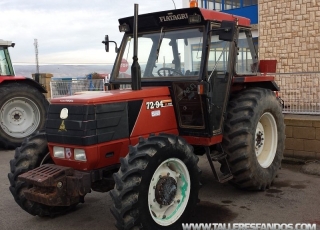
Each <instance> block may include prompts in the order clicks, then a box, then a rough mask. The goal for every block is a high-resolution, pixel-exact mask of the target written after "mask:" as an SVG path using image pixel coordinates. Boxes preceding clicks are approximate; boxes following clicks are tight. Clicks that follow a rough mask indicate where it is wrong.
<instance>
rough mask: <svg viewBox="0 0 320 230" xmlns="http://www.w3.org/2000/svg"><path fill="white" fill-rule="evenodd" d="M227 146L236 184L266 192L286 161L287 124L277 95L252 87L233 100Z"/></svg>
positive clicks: (225, 136)
mask: <svg viewBox="0 0 320 230" xmlns="http://www.w3.org/2000/svg"><path fill="white" fill-rule="evenodd" d="M227 112H228V113H227V119H226V121H225V126H224V139H223V147H224V150H225V152H226V153H227V154H228V158H227V159H228V162H229V165H230V169H231V172H232V174H233V176H234V178H233V179H232V181H231V182H232V183H233V184H234V185H235V186H237V187H240V188H244V189H249V190H265V189H266V188H269V186H270V184H271V183H272V181H273V180H274V178H275V177H276V174H277V172H278V170H279V168H280V166H281V160H282V158H283V151H284V141H285V133H284V129H285V125H284V119H283V114H282V109H281V105H280V103H279V101H278V99H277V98H276V96H275V94H274V92H272V91H271V90H268V89H263V88H250V89H246V90H243V91H241V92H239V93H238V94H236V95H234V97H233V98H232V99H231V100H230V102H229V105H228V111H227Z"/></svg>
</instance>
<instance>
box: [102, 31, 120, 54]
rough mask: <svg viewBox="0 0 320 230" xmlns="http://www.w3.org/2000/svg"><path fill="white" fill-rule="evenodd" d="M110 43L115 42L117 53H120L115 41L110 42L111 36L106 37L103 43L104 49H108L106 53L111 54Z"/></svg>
mask: <svg viewBox="0 0 320 230" xmlns="http://www.w3.org/2000/svg"><path fill="white" fill-rule="evenodd" d="M110 42H113V43H114V44H115V46H116V48H115V52H116V53H118V52H119V49H118V46H117V43H116V42H115V41H109V36H108V35H106V36H104V41H102V43H103V44H104V47H105V49H106V52H109V43H110Z"/></svg>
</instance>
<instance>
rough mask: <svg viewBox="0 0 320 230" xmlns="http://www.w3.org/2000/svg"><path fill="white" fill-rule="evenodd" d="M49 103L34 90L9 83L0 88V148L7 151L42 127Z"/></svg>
mask: <svg viewBox="0 0 320 230" xmlns="http://www.w3.org/2000/svg"><path fill="white" fill-rule="evenodd" d="M48 106H49V102H48V101H47V100H46V98H45V97H44V95H43V94H42V93H40V92H39V91H38V90H37V89H36V88H34V87H32V86H30V85H27V84H23V83H15V82H10V83H9V84H4V85H1V86H0V121H1V122H0V147H2V148H5V149H8V148H15V147H18V146H20V145H21V143H22V141H23V140H24V139H25V138H26V137H28V136H30V135H31V134H32V133H34V132H35V131H37V130H40V129H42V128H43V127H44V124H45V120H46V114H47V109H48Z"/></svg>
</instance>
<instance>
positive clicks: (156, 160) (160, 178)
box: [110, 134, 200, 230]
mask: <svg viewBox="0 0 320 230" xmlns="http://www.w3.org/2000/svg"><path fill="white" fill-rule="evenodd" d="M120 161H121V168H120V170H119V172H117V173H115V174H114V179H115V182H116V186H115V188H114V190H112V191H111V193H110V194H111V197H112V199H113V201H114V205H113V207H112V208H111V212H112V214H113V215H114V217H115V218H116V221H117V223H116V226H117V228H118V229H125V230H127V229H132V228H135V227H136V228H140V229H141V228H142V229H172V230H173V229H174V230H175V229H181V226H182V223H184V222H187V217H188V215H189V214H190V213H191V211H192V210H193V208H194V206H195V205H196V202H197V200H198V190H199V174H200V170H199V168H198V167H197V162H198V157H197V156H195V155H194V154H193V148H192V147H191V146H190V145H189V144H187V143H186V142H185V141H184V140H183V139H182V138H180V137H177V136H175V135H167V134H160V135H159V136H150V137H149V138H148V139H143V138H141V139H140V142H139V144H138V145H136V146H135V147H131V148H130V152H129V154H128V155H127V156H126V157H125V158H121V160H120Z"/></svg>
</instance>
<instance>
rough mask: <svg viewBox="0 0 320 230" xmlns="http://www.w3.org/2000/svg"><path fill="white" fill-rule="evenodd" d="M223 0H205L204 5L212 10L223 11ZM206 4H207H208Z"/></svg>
mask: <svg viewBox="0 0 320 230" xmlns="http://www.w3.org/2000/svg"><path fill="white" fill-rule="evenodd" d="M222 1H223V0H207V1H204V3H203V4H204V5H203V7H204V8H207V9H210V10H218V11H221V10H222ZM205 4H207V6H206V5H205Z"/></svg>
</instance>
